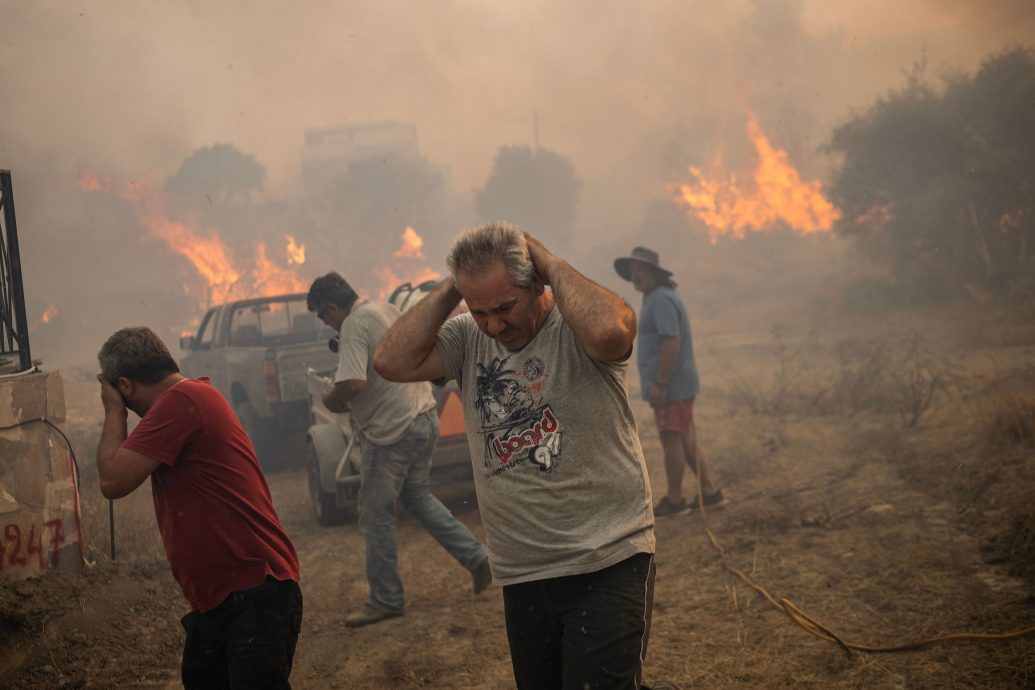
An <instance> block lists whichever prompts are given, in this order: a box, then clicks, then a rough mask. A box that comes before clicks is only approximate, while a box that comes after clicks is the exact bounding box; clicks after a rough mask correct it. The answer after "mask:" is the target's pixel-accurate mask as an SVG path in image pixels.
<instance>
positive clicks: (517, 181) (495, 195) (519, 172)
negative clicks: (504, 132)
mask: <svg viewBox="0 0 1035 690" xmlns="http://www.w3.org/2000/svg"><path fill="white" fill-rule="evenodd" d="M580 187H581V182H580V181H579V179H578V178H577V177H576V176H575V167H574V166H573V165H572V164H571V161H570V160H568V158H567V157H566V156H563V155H561V154H559V153H554V152H553V151H549V150H547V149H543V148H537V149H533V148H531V147H529V146H504V147H503V148H501V149H500V150H499V152H498V153H497V154H496V162H495V164H494V165H493V167H492V172H491V173H490V175H489V179H488V180H487V181H486V183H485V187H483V188H482V189H480V190H477V191H475V205H476V207H477V209H478V213H479V215H480V216H481V218H482V219H483V220H486V221H488V220H506V221H510V222H512V223H514V224H515V225H519V226H521V227H523V228H525V229H527V230H528V231H529V232H531V233H532V234H534V235H536V236H538V237H540V238H542V239H543V240H544V241H545V242H546V243H547V244H551V243H554V244H555V246H556V245H560V246H563V245H564V244H565V243H566V242H567V241H568V239H569V237H570V235H571V231H572V226H573V224H574V222H575V213H576V209H577V206H578V198H579V188H580Z"/></svg>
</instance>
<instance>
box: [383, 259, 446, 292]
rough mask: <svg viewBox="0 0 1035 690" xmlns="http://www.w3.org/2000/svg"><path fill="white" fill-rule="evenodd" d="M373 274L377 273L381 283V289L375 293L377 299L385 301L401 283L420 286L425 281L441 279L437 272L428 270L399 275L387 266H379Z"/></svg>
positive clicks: (399, 273)
mask: <svg viewBox="0 0 1035 690" xmlns="http://www.w3.org/2000/svg"><path fill="white" fill-rule="evenodd" d="M374 272H375V273H377V277H378V279H379V280H380V281H381V287H380V288H379V289H378V293H377V296H378V298H379V299H387V298H388V297H389V295H391V294H392V292H393V291H394V290H395V288H397V287H399V286H400V285H402V284H403V283H409V284H410V285H420V284H421V283H423V282H425V281H427V280H438V279H439V278H440V277H441V276H440V275H439V273H438V272H437V271H434V270H432V269H430V268H424V269H421V270H419V271H416V272H412V273H401V272H397V271H395V270H393V269H392V268H391V267H389V266H379V267H378V268H376V269H374Z"/></svg>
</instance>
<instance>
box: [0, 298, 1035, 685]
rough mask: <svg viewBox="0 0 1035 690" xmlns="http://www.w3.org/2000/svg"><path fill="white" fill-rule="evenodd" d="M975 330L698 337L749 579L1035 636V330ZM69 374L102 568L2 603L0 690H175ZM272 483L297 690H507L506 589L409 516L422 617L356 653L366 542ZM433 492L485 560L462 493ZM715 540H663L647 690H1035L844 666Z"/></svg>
mask: <svg viewBox="0 0 1035 690" xmlns="http://www.w3.org/2000/svg"><path fill="white" fill-rule="evenodd" d="M980 312H981V310H976V311H975V310H973V309H971V308H966V309H964V308H960V309H958V310H955V311H951V310H943V311H941V312H938V313H934V312H931V313H924V314H916V313H896V314H893V315H890V316H889V315H881V316H879V317H867V318H863V317H860V318H857V319H854V320H848V319H841V320H838V321H836V322H834V321H817V320H815V318H810V319H805V318H804V317H803V318H802V319H800V320H798V321H793V320H792V321H788V322H786V323H784V324H783V326H782V327H781V328H780V329H777V330H773V329H772V325H773V324H772V322H771V321H769V320H767V319H765V318H759V319H757V320H755V321H753V322H750V321H745V320H743V319H741V320H739V321H734V320H733V319H732V318H731V319H727V320H725V321H724V320H722V319H719V318H713V319H710V320H704V319H702V320H701V321H700V322H699V323H695V327H696V329H697V331H696V338H695V340H696V345H697V350H698V360H699V365H700V367H701V371H702V379H703V381H704V392H703V393H702V395H701V397H700V398H699V400H698V405H697V418H698V425H699V429H700V438H701V443H702V445H703V447H704V448H705V450H706V452H707V454H708V457H709V459H710V461H711V462H712V464H713V469H714V472H715V474H716V476H717V478H718V482H719V484H720V485H721V486H722V487H723V489H724V491H725V493H726V495H727V497H728V499H729V503H728V505H727V506H726V507H725V508H724V509H722V510H720V511H716V512H713V513H712V512H710V513H708V514H707V516H706V519H707V525H708V527H709V528H710V529H711V531H712V532H713V534H714V535H715V537H716V538H717V540H718V542H719V543H720V544H721V545H722V546H723V547H724V548H725V552H726V555H727V557H728V559H729V562H730V563H731V564H732V565H734V566H735V567H737V568H739V569H740V570H742V571H743V572H745V573H746V574H748V575H749V576H750V577H751V578H753V579H754V580H755V581H756V582H757V583H758V584H759V585H760V586H762V587H764V588H765V589H766V590H767V591H768V592H769V593H770V594H771V595H772V596H773V597H774V598H775V599H777V600H779V599H781V598H786V599H788V600H789V601H791V602H792V603H793V604H794V605H795V606H798V607H800V608H801V609H802V610H804V611H805V612H807V613H808V614H809V615H810V616H813V617H815V618H816V619H818V620H819V621H821V622H822V624H823V625H824V626H826V627H827V628H829V629H831V630H833V631H835V632H836V633H837V634H838V635H839V636H841V637H842V638H843V639H844V640H846V641H848V642H850V643H856V644H865V645H876V646H885V645H898V644H904V643H907V642H912V641H916V640H921V639H924V638H928V637H930V636H934V635H940V634H944V633H950V632H958V631H971V632H1009V631H1014V630H1019V629H1022V628H1026V627H1030V626H1033V625H1035V577H1033V570H1035V560H1033V553H1035V548H1033V543H1035V538H1033V530H1035V518H1033V515H1032V504H1033V503H1035V501H1032V500H1031V496H1032V491H1033V490H1035V480H1033V475H1035V473H1033V472H1032V470H1033V469H1035V438H1032V437H1031V436H1030V434H1031V430H1032V428H1035V427H1033V426H1031V425H1035V413H1032V416H1030V417H1027V416H1025V415H1026V414H1027V412H1026V411H1027V410H1029V407H1028V406H1029V405H1032V402H1031V401H1032V399H1031V397H1030V395H1031V391H1033V390H1035V326H1032V325H1031V324H1027V325H1025V324H1020V325H1018V324H1014V325H1009V324H1005V323H1000V322H997V321H992V320H985V319H984V317H982V316H981V315H980ZM744 323H753V324H754V325H751V326H744V325H743V324H744ZM844 353H848V354H847V355H846V354H844ZM63 374H64V376H65V382H66V397H67V399H68V404H69V421H68V428H69V431H70V433H71V435H72V437H73V439H75V443H76V446H77V448H76V450H77V453H78V455H79V463H80V466H81V468H82V494H83V496H82V504H83V524H84V539H85V540H86V546H87V554H88V557H89V560H90V561H91V564H90V565H89V566H88V567H87V568H86V570H85V571H84V572H83V573H82V574H81V575H69V574H59V575H54V576H49V577H46V578H44V579H38V580H32V581H23V582H14V583H2V584H0V686H2V687H9V688H33V689H36V688H129V687H150V688H174V687H178V686H179V683H178V661H179V656H180V651H181V645H182V632H181V628H180V626H179V617H180V616H181V615H183V614H184V613H185V603H184V600H183V598H182V595H181V594H180V593H179V590H178V589H177V586H176V584H175V582H174V581H173V579H172V577H171V575H170V573H169V569H168V566H167V564H166V562H165V560H164V556H163V554H162V550H161V545H160V542H159V540H158V536H157V530H156V529H155V527H154V517H153V513H152V509H151V506H150V497H149V495H148V492H147V491H146V489H144V490H138V491H137V492H135V493H134V494H133V495H132V496H130V497H128V498H127V499H124V500H122V501H119V502H117V503H116V505H115V508H114V513H115V531H116V549H117V551H116V556H117V557H116V558H115V559H114V560H112V559H111V557H110V553H109V549H110V543H109V532H108V529H109V525H108V504H107V502H106V501H104V500H103V499H102V498H101V497H100V495H99V492H98V491H97V485H96V473H95V470H94V468H93V461H92V458H91V456H92V452H93V444H94V443H95V442H96V436H97V433H98V431H97V429H98V422H99V407H98V405H97V401H96V391H95V390H94V387H95V385H94V384H92V383H91V380H90V371H89V369H88V368H82V369H68V370H66V371H64V372H63ZM928 392H929V393H930V395H929V396H928V395H927V393H928ZM927 397H929V398H930V400H929V403H928V404H925V400H926V399H927ZM635 405H636V411H637V415H638V420H639V423H640V433H641V437H642V439H643V443H644V449H645V452H646V454H647V457H648V463H649V467H650V471H651V477H652V479H653V481H654V482H655V486H656V487H657V490H656V493H659V492H660V489H661V487H662V486H663V484H662V482H663V474H662V465H661V449H660V446H659V444H658V440H657V436H656V434H655V433H654V431H653V428H652V423H651V421H650V414H649V410H648V408H647V407H646V405H645V404H643V403H641V402H639V401H637V402H636V403H635ZM1031 409H1035V407H1032V408H1031ZM914 418H915V419H914ZM1018 419H1020V420H1021V421H1020V422H1018V421H1017V420H1018ZM1024 420H1027V424H1028V425H1029V426H1027V427H1026V426H1024V424H1025V422H1024ZM1018 424H1019V425H1020V426H1018ZM269 480H270V485H271V488H272V491H273V495H274V499H275V502H276V506H277V510H278V511H279V514H280V516H281V518H282V520H283V522H284V524H285V526H286V528H287V530H288V532H289V533H290V535H291V537H292V538H293V540H294V542H295V545H296V547H297V549H298V552H299V555H300V558H301V563H302V573H303V580H302V588H303V593H304V598H305V618H304V623H303V631H302V635H301V637H300V639H299V643H298V651H297V655H296V657H295V667H294V672H293V675H292V681H293V685H294V686H295V687H298V688H314V689H317V688H319V689H322V688H510V687H513V676H512V672H511V668H510V659H509V655H508V651H507V643H506V637H505V633H504V627H503V616H502V600H501V596H500V593H499V590H498V589H496V588H491V589H490V590H489V591H487V592H485V593H483V594H482V595H480V596H477V597H476V596H474V595H473V594H472V593H471V591H470V578H469V576H468V574H467V573H466V571H464V570H463V569H462V568H460V567H459V566H458V565H457V564H456V563H455V562H453V561H451V560H450V559H449V558H448V556H447V555H446V554H445V552H443V551H442V550H441V549H440V547H438V545H437V544H435V543H434V542H433V541H432V540H431V538H430V537H428V535H427V534H425V533H424V532H423V531H422V530H421V529H420V528H419V527H418V526H417V525H416V524H415V522H414V521H413V520H412V519H411V518H410V517H409V516H408V515H405V514H403V515H402V516H401V518H400V522H399V544H400V548H399V557H400V567H401V570H402V575H403V580H404V582H405V585H406V588H407V603H408V606H407V612H406V615H405V616H404V617H403V618H400V619H396V620H391V621H387V622H385V623H381V624H378V625H375V626H371V627H368V628H362V629H358V630H353V629H348V628H346V627H345V625H344V621H345V616H346V614H347V613H348V612H349V611H351V610H352V609H353V608H354V607H356V606H358V605H360V604H361V603H362V602H363V600H364V597H365V594H366V586H365V581H364V578H363V540H362V535H361V534H360V533H359V531H358V529H357V528H356V526H355V525H353V524H349V525H344V526H341V527H335V528H321V527H318V526H317V525H316V523H315V521H314V520H313V518H312V516H311V514H310V506H309V503H308V498H307V494H306V485H305V477H304V474H303V472H302V470H301V469H300V468H298V467H293V468H290V469H288V470H285V471H282V472H278V473H276V474H272V475H271V476H270V477H269ZM687 489H688V490H692V485H691V481H690V476H689V475H688V477H687ZM437 493H438V494H439V495H440V496H441V497H442V498H443V500H444V501H445V502H446V503H447V505H449V507H450V508H451V509H452V510H453V511H454V513H456V514H457V515H458V516H459V518H460V519H461V520H463V522H464V523H465V524H467V525H468V526H469V527H470V528H471V529H472V530H473V531H474V533H475V534H476V535H478V536H479V537H481V536H483V534H484V532H483V530H482V528H481V524H480V521H479V515H478V510H477V504H476V501H475V499H474V496H473V494H472V492H471V487H470V486H469V485H460V486H451V487H442V488H439V489H438V490H437ZM602 509H606V507H603V506H602ZM702 526H703V521H702V517H701V516H700V515H683V516H678V517H673V518H666V519H662V520H660V521H659V523H658V525H657V536H658V552H657V563H658V577H657V591H656V598H655V606H654V623H653V631H652V635H651V640H650V648H649V653H648V656H647V660H646V666H645V675H646V679H647V680H648V681H651V682H653V681H656V680H660V679H668V680H671V681H673V682H675V683H677V684H678V685H679V686H680V687H682V688H716V689H724V688H783V687H795V688H888V689H891V688H910V689H913V688H962V687H967V688H1035V636H1027V637H1022V638H1018V639H1011V640H984V639H983V640H959V641H951V642H945V643H939V644H934V645H931V646H927V647H923V648H921V649H917V650H913V651H905V652H896V653H866V652H858V651H856V652H852V653H850V654H849V653H846V652H845V651H842V649H840V648H839V647H838V646H837V645H835V644H832V643H830V642H827V641H823V640H820V639H818V638H816V637H814V636H812V635H810V634H809V633H807V632H806V631H805V630H803V629H802V628H801V627H799V626H797V625H796V624H794V623H793V622H791V621H790V619H789V618H788V617H787V616H786V615H784V613H782V612H781V611H779V610H777V609H776V608H775V607H773V606H772V605H771V604H770V603H769V602H767V601H766V600H765V599H764V598H763V597H762V596H761V595H759V594H758V593H756V592H755V591H753V590H752V589H750V588H749V587H748V586H747V585H746V584H745V583H744V582H743V581H742V580H740V579H738V578H737V577H736V576H734V575H732V574H731V573H730V572H729V571H728V570H727V569H725V568H724V566H723V562H722V558H721V557H720V554H719V551H718V550H717V549H716V548H715V546H714V545H713V544H712V542H711V541H710V539H709V537H708V535H707V534H706V532H705V531H704V530H703V529H702Z"/></svg>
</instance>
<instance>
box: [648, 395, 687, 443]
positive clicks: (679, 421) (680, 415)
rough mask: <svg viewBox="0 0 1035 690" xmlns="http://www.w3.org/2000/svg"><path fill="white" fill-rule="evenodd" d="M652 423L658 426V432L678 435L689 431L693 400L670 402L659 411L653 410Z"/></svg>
mask: <svg viewBox="0 0 1035 690" xmlns="http://www.w3.org/2000/svg"><path fill="white" fill-rule="evenodd" d="M654 421H655V422H657V424H658V431H675V432H678V433H680V434H682V433H685V432H687V431H690V427H691V426H693V423H694V399H693V398H690V399H689V400H670V401H669V402H667V403H665V406H664V407H663V408H661V409H660V410H659V409H655V410H654Z"/></svg>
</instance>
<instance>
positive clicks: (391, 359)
mask: <svg viewBox="0 0 1035 690" xmlns="http://www.w3.org/2000/svg"><path fill="white" fill-rule="evenodd" d="M460 299H461V296H460V293H459V292H458V291H457V289H456V285H455V283H454V282H453V278H452V277H447V278H445V279H444V280H442V281H441V282H440V283H439V284H438V285H436V286H435V288H434V289H433V290H432V291H431V292H430V293H429V294H428V296H427V297H425V298H424V299H422V300H421V301H420V302H417V304H415V305H414V306H412V307H410V308H409V309H407V310H406V312H405V313H403V315H402V316H400V317H399V319H398V320H397V321H396V322H395V323H394V324H392V327H391V328H389V329H388V332H387V333H385V336H384V338H382V339H381V342H380V343H379V344H378V346H377V349H376V350H375V352H374V369H376V370H377V373H379V374H381V376H383V377H385V378H386V379H389V380H392V381H400V380H413V378H412V377H413V375H414V374H415V372H416V371H417V370H418V369H419V368H420V366H421V364H422V363H424V361H425V360H426V359H427V358H428V355H429V354H430V353H431V350H432V349H433V348H434V347H435V340H436V338H437V337H438V329H439V328H441V326H442V324H443V323H445V321H446V319H448V318H449V315H450V314H451V313H453V310H454V309H456V307H457V305H458V304H460ZM439 375H440V374H439ZM431 378H435V377H434V376H432V377H431Z"/></svg>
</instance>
